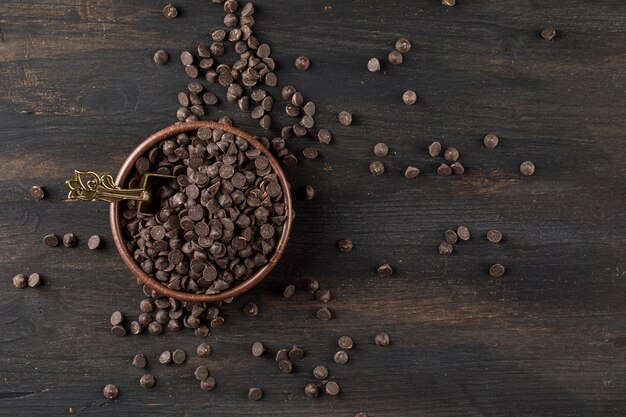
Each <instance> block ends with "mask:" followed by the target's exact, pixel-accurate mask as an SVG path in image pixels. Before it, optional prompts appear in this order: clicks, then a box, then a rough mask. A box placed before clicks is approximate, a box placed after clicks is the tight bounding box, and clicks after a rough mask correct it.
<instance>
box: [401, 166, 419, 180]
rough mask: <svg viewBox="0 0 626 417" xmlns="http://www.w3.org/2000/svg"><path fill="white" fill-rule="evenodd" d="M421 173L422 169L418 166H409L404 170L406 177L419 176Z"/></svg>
mask: <svg viewBox="0 0 626 417" xmlns="http://www.w3.org/2000/svg"><path fill="white" fill-rule="evenodd" d="M419 175H420V170H419V168H416V167H412V166H409V167H407V168H406V170H405V171H404V178H407V179H413V178H417V177H418V176H419Z"/></svg>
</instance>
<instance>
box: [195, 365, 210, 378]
mask: <svg viewBox="0 0 626 417" xmlns="http://www.w3.org/2000/svg"><path fill="white" fill-rule="evenodd" d="M193 375H194V376H195V377H196V379H197V380H198V381H204V380H205V379H207V378H208V377H209V370H208V369H207V367H206V366H204V365H200V366H198V367H197V368H196V370H195V371H194V373H193Z"/></svg>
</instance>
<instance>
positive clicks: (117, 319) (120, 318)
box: [110, 311, 124, 326]
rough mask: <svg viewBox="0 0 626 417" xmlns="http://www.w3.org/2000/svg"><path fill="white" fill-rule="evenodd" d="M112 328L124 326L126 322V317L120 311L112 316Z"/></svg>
mask: <svg viewBox="0 0 626 417" xmlns="http://www.w3.org/2000/svg"><path fill="white" fill-rule="evenodd" d="M110 321H111V326H115V325H116V324H122V323H123V322H124V315H123V314H122V312H120V311H114V312H113V314H111V320H110Z"/></svg>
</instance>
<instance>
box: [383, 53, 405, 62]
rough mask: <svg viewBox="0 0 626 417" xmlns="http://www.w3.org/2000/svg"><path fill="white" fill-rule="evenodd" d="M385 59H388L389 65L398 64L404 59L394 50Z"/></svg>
mask: <svg viewBox="0 0 626 417" xmlns="http://www.w3.org/2000/svg"><path fill="white" fill-rule="evenodd" d="M387 61H389V63H390V64H391V65H400V64H402V61H404V57H403V56H402V54H401V53H400V52H398V51H395V50H394V51H391V52H389V55H387Z"/></svg>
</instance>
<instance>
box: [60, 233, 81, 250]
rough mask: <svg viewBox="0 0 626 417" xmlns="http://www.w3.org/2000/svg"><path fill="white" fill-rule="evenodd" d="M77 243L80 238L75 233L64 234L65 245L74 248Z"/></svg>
mask: <svg viewBox="0 0 626 417" xmlns="http://www.w3.org/2000/svg"><path fill="white" fill-rule="evenodd" d="M77 243H78V238H77V237H76V235H75V234H74V233H66V234H65V235H64V236H63V245H65V247H66V248H73V247H74V246H76V244H77Z"/></svg>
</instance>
